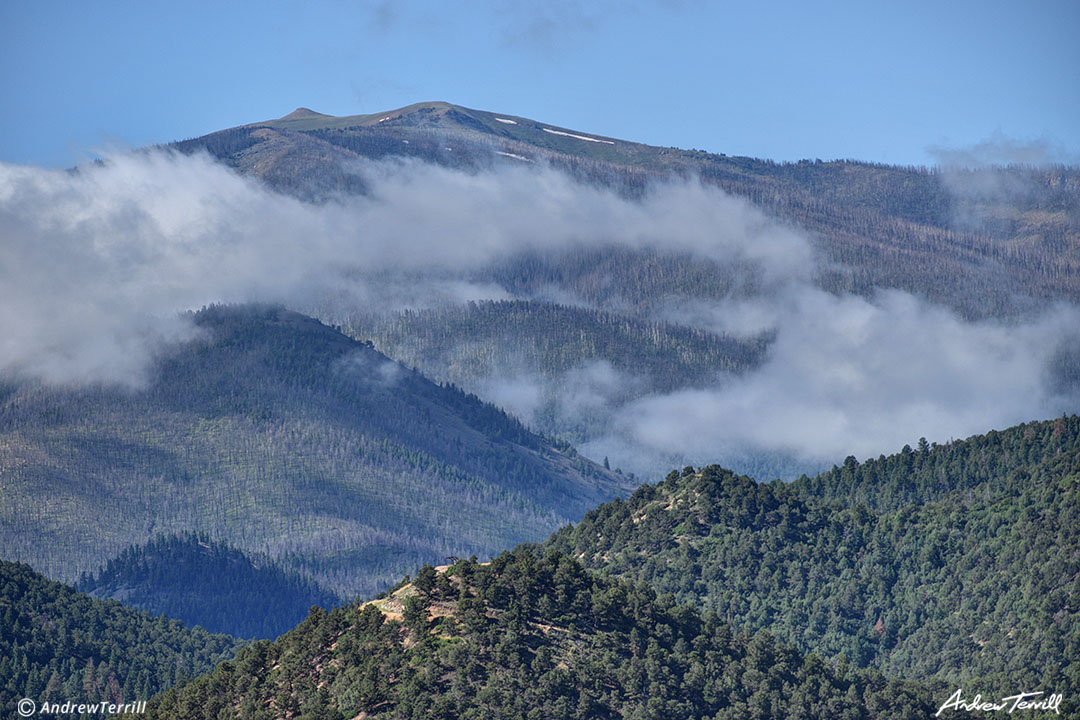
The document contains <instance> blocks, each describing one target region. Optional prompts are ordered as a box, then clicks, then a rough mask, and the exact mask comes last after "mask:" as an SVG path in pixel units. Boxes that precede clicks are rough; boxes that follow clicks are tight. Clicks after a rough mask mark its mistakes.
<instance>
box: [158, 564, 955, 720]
mask: <svg viewBox="0 0 1080 720" xmlns="http://www.w3.org/2000/svg"><path fill="white" fill-rule="evenodd" d="M932 695H933V693H932V691H931V690H930V689H928V688H925V687H920V686H917V685H914V684H912V683H908V682H903V681H897V680H888V679H886V678H884V677H882V676H881V675H879V674H877V673H874V672H865V671H864V672H858V673H857V672H851V671H849V670H846V669H844V668H838V667H834V666H830V665H829V664H828V663H825V662H823V661H822V660H821V659H820V658H817V657H814V656H804V655H802V654H800V653H799V652H798V651H796V650H795V649H794V648H793V647H791V646H789V645H784V644H782V643H778V642H777V641H775V640H773V639H772V638H771V637H770V636H768V635H766V634H758V635H754V636H749V635H746V634H742V633H738V632H734V631H733V630H732V629H731V627H730V625H729V623H728V622H727V621H726V620H725V619H724V618H723V617H720V616H718V615H716V614H715V613H705V614H704V615H702V614H700V613H698V612H697V611H696V610H693V609H692V608H690V607H687V606H680V605H677V604H675V603H674V602H673V600H672V598H671V597H670V596H657V594H656V592H655V591H653V590H652V589H651V588H649V587H648V586H645V585H640V584H631V583H627V582H625V581H616V580H612V579H608V578H603V577H598V576H595V575H590V574H589V573H587V572H586V571H585V570H584V568H583V567H582V566H581V565H579V564H578V563H577V562H576V561H575V560H573V559H572V558H569V557H567V556H565V555H561V554H559V553H556V552H546V553H543V554H541V553H539V552H537V551H535V550H531V549H528V548H519V549H518V550H517V551H515V552H513V553H504V554H503V555H500V556H499V557H497V558H496V559H495V560H493V561H492V562H491V563H490V564H488V565H479V564H477V563H475V562H472V561H459V562H458V563H456V564H455V565H453V566H452V567H450V568H449V569H448V570H447V571H446V572H445V573H441V572H439V571H437V570H435V569H434V568H432V567H430V566H428V567H425V568H422V569H421V571H420V572H419V573H418V575H417V577H416V579H415V580H414V581H413V582H412V583H411V584H409V585H406V586H404V587H401V588H399V589H398V590H397V591H396V592H395V593H394V594H392V595H391V596H389V597H388V598H387V599H385V600H384V601H381V602H374V603H367V604H362V605H356V604H353V605H350V606H347V607H342V608H338V609H335V610H332V611H330V612H329V613H326V612H324V611H313V612H312V613H311V614H310V615H309V616H308V618H307V619H306V620H305V621H304V622H303V623H301V624H300V625H299V626H298V627H297V628H296V629H295V630H294V631H293V632H291V633H289V634H288V635H286V636H284V637H282V638H280V639H279V640H278V641H277V642H273V643H270V642H260V643H256V644H255V645H253V646H251V647H249V648H246V649H245V650H244V651H243V652H241V653H240V654H239V655H238V656H237V658H236V660H235V661H232V662H228V663H224V664H222V665H221V666H219V667H218V668H217V670H215V671H214V672H213V673H212V674H209V675H206V676H203V677H201V678H199V679H197V680H195V681H194V682H192V683H190V684H189V685H187V686H185V687H184V688H182V689H179V690H175V691H169V692H167V693H165V694H164V695H163V696H161V697H160V698H159V699H158V700H157V701H156V702H155V703H154V705H153V707H151V708H150V709H149V711H148V714H147V717H149V718H169V720H183V719H185V718H191V719H193V720H194V719H196V718H200V719H201V718H206V717H215V718H245V719H250V720H256V719H260V718H261V719H267V720H268V719H269V718H275V717H292V718H295V719H297V720H300V719H303V720H334V719H338V720H345V719H346V718H354V717H367V718H446V719H447V720H449V719H450V718H454V719H459V718H460V719H463V720H464V719H475V720H480V719H481V718H483V719H484V720H488V719H491V718H504V719H510V718H522V719H532V718H550V719H553V720H555V719H562V718H565V719H570V718H577V719H580V720H587V719H588V720H591V719H593V718H641V719H643V720H644V719H646V718H655V719H656V720H679V719H680V718H686V719H687V720H689V719H691V718H695V719H696V718H713V719H715V720H725V719H727V718H731V719H732V720H734V719H735V718H740V719H741V718H747V717H752V718H792V717H801V718H822V719H825V718H829V719H830V720H836V719H837V718H841V719H849V720H855V719H857V718H871V717H872V718H875V719H877V720H883V719H886V718H915V717H926V716H928V715H930V714H932V712H933V710H934V709H935V708H934V707H933V700H932Z"/></svg>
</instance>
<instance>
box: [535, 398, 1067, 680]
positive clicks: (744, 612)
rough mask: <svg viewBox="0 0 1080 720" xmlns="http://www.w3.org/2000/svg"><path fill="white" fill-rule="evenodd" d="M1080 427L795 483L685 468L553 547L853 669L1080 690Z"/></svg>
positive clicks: (1031, 429) (927, 452) (556, 539)
mask: <svg viewBox="0 0 1080 720" xmlns="http://www.w3.org/2000/svg"><path fill="white" fill-rule="evenodd" d="M1078 437H1080V418H1077V417H1076V416H1073V417H1069V418H1062V419H1059V420H1056V421H1049V422H1045V423H1030V424H1028V425H1025V426H1021V427H1019V428H1014V429H1012V430H1009V431H1007V432H1004V433H991V434H988V435H985V436H981V437H976V438H971V439H969V440H966V441H964V442H963V443H954V444H952V445H951V446H950V447H942V448H933V449H931V448H929V447H928V446H925V444H924V446H923V447H922V448H921V449H920V450H919V451H915V452H912V451H909V450H907V449H905V451H904V452H902V453H900V454H899V455H896V456H892V457H889V458H883V459H881V460H877V461H873V462H872V463H864V464H863V465H862V466H859V465H857V464H855V463H854V461H853V460H852V461H851V462H849V463H848V464H847V465H846V466H845V468H842V469H837V470H834V471H832V472H831V473H826V474H825V475H824V476H822V477H821V478H815V479H814V480H803V481H800V482H799V483H796V484H795V485H794V486H792V485H785V484H782V483H779V482H776V483H772V484H759V483H755V482H754V481H752V480H750V479H749V478H746V477H741V476H737V475H735V474H733V473H731V472H729V471H726V470H723V469H721V468H719V467H716V466H712V467H708V468H705V469H703V470H701V471H700V472H695V471H694V470H693V468H687V469H686V470H684V471H683V472H681V473H672V474H671V475H669V476H668V478H667V479H666V480H665V481H664V482H663V483H661V484H659V485H656V486H643V487H641V488H639V489H638V490H637V491H636V492H635V493H634V494H633V495H632V496H631V497H630V498H629V499H628V500H626V501H616V502H613V503H609V504H606V505H604V506H601V507H600V508H598V509H597V510H595V511H592V512H590V513H588V514H587V515H586V517H585V519H584V520H583V521H582V522H581V523H579V524H578V525H576V526H574V527H572V528H566V529H564V530H562V531H560V532H559V533H557V534H556V535H554V536H553V537H552V539H551V540H550V541H549V543H548V545H549V546H550V547H552V548H554V549H557V550H559V551H560V552H565V553H567V554H571V555H573V556H575V557H580V558H581V560H582V562H583V563H584V564H585V565H586V567H589V568H592V569H595V570H597V571H600V572H603V573H605V574H610V575H615V576H621V577H629V578H633V579H635V580H638V581H644V582H648V583H649V584H650V585H652V586H653V587H655V588H656V589H657V591H658V592H661V593H671V594H672V595H673V596H674V597H675V598H676V599H677V600H678V601H680V602H688V603H694V604H696V605H698V606H699V607H702V608H704V609H706V610H708V611H711V612H715V613H717V614H720V615H722V616H724V617H730V618H731V621H732V623H733V624H734V625H735V627H737V628H739V629H741V630H744V631H747V632H756V631H759V630H768V631H770V632H772V633H774V634H775V635H776V636H777V637H779V638H780V639H782V640H784V641H786V642H791V643H794V644H795V645H796V646H797V647H799V648H800V649H801V650H803V651H808V652H814V653H818V654H820V655H822V656H823V657H825V658H828V659H831V660H835V661H843V662H847V663H850V664H852V665H853V666H855V667H873V668H877V669H879V670H881V671H882V672H885V673H887V674H889V675H892V676H900V677H909V678H926V677H937V678H943V679H948V680H950V681H953V682H970V681H973V680H975V679H976V678H982V679H983V680H985V681H986V682H988V683H996V684H998V685H1001V686H1006V685H1010V684H1015V683H1018V682H1019V683H1026V684H1027V685H1030V686H1036V685H1038V686H1039V687H1040V688H1042V689H1044V690H1045V691H1046V692H1064V693H1066V694H1070V693H1073V694H1075V692H1076V691H1077V690H1080V660H1078V658H1080V555H1078V553H1077V548H1080V495H1078V493H1080V487H1078V482H1080V443H1078ZM920 455H923V456H924V457H923V458H920V457H919V456H920ZM931 458H933V459H931ZM922 464H925V468H924V470H925V475H922V474H920V473H921V472H923V470H920V466H921V465H922ZM860 468H861V470H860ZM881 468H887V469H891V470H894V471H895V472H893V473H891V474H888V475H877V474H876V473H875V470H876V469H881ZM939 470H941V473H940V474H939V472H938V471H939ZM925 478H933V482H926V481H925ZM821 488H832V489H833V490H834V491H835V492H833V493H829V492H828V491H826V492H825V495H826V499H825V500H824V501H823V500H820V499H818V498H817V497H816V492H818V491H819V490H820V489H821ZM841 492H846V493H847V495H846V496H841V494H840V493H841ZM868 495H877V496H878V497H877V504H876V508H877V509H871V508H868V507H867V506H866V505H865V504H863V503H862V502H861V498H863V497H864V496H868ZM835 498H842V499H844V500H845V502H844V503H840V502H837V501H836V500H835ZM830 500H833V501H832V502H830ZM915 503H920V504H915Z"/></svg>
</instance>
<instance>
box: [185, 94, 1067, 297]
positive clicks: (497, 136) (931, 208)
mask: <svg viewBox="0 0 1080 720" xmlns="http://www.w3.org/2000/svg"><path fill="white" fill-rule="evenodd" d="M171 147H173V148H175V149H176V150H178V151H180V152H187V153H190V152H195V151H199V150H204V151H206V152H209V153H210V154H211V155H212V156H214V157H216V158H218V159H219V160H221V161H222V162H224V163H225V164H227V165H229V166H230V167H233V168H235V169H236V170H237V171H239V172H241V173H243V174H248V175H252V176H254V177H258V178H260V179H262V180H263V181H265V182H266V183H267V184H268V185H269V186H270V187H273V188H275V189H278V190H280V191H283V192H288V193H293V194H297V195H299V196H301V197H305V198H310V199H318V198H325V197H328V196H329V195H332V194H334V193H337V192H363V191H364V184H363V182H362V181H361V179H360V178H359V176H358V175H357V174H356V173H354V172H351V171H350V169H349V167H350V164H351V163H355V162H357V161H358V160H360V159H381V158H387V157H412V158H418V159H421V160H424V161H428V162H436V163H440V164H443V165H449V166H452V167H464V168H471V169H479V168H490V167H492V166H493V165H498V164H506V163H510V164H521V163H525V162H541V163H549V164H551V165H553V166H554V167H556V168H560V169H562V170H565V171H567V172H569V173H570V174H572V175H573V176H575V177H577V178H579V179H581V180H583V181H585V182H589V183H595V184H600V185H604V186H609V187H613V188H615V189H617V190H619V191H620V192H623V193H627V194H630V195H635V194H640V193H641V192H642V191H643V189H644V187H645V186H646V184H647V183H648V182H650V181H653V180H660V179H664V178H669V177H672V176H679V177H697V178H700V179H701V180H702V181H703V182H705V183H707V184H713V185H716V186H718V187H720V188H722V189H724V190H725V191H727V192H729V193H731V194H732V195H735V196H737V197H743V198H747V199H748V200H750V201H751V202H753V203H754V204H756V205H758V206H759V207H761V208H762V209H764V210H765V211H766V212H768V213H769V214H770V215H773V216H775V217H778V218H780V219H782V220H784V221H787V222H790V223H791V224H793V225H795V226H797V227H800V228H802V229H804V230H805V231H806V232H807V233H808V234H811V235H813V236H815V237H817V238H818V240H819V244H820V247H821V249H822V251H823V252H824V254H825V256H826V257H825V260H826V262H825V263H823V265H822V268H820V269H819V277H818V281H819V283H821V285H822V286H823V287H825V288H826V289H829V290H831V291H834V292H843V291H851V292H856V293H859V294H864V295H869V294H872V293H873V291H874V290H875V289H878V288H897V289H901V290H907V291H910V292H913V293H915V294H918V295H923V296H926V297H928V298H929V299H931V300H932V301H934V302H937V303H939V304H942V305H946V306H949V307H953V308H955V309H956V310H957V311H959V312H961V313H962V314H964V315H967V316H969V317H1000V316H1009V315H1013V314H1016V313H1018V312H1024V311H1030V310H1032V309H1034V308H1035V307H1037V306H1038V304H1039V303H1040V302H1045V301H1048V300H1054V299H1064V300H1069V301H1071V302H1080V251H1078V250H1077V248H1078V247H1080V245H1078V244H1077V239H1080V170H1077V168H1074V167H1066V166H1057V167H1050V168H1042V169H1040V168H1028V167H1008V168H1000V167H997V168H980V169H974V170H964V169H956V170H952V169H945V170H927V169H925V168H908V167H893V166H885V165H877V164H872V163H862V162H855V161H833V162H821V161H820V160H815V161H801V162H798V163H775V162H772V161H768V160H758V159H753V158H746V157H729V156H727V155H724V154H712V153H707V152H704V151H701V150H680V149H677V148H671V147H656V146H650V145H644V144H641V143H635V142H629V141H626V140H621V139H616V138H610V137H606V136H602V135H597V134H594V133H588V132H583V131H578V130H572V129H568V128H563V127H558V126H554V125H549V124H547V123H543V122H539V121H536V120H530V119H528V118H523V117H518V116H515V115H508V114H498V113H492V112H487V111H482V110H473V109H470V108H465V107H460V106H457V105H452V104H449V103H445V102H424V103H417V104H415V105H410V106H408V107H404V108H400V109H397V110H391V111H386V112H378V113H373V114H370V115H353V116H348V117H333V116H329V115H322V114H320V113H315V112H312V111H309V110H306V109H303V108H300V109H298V110H297V111H295V112H293V113H290V114H289V115H286V116H285V117H283V118H279V119H277V120H268V121H265V122H259V123H253V124H250V125H245V126H242V127H237V128H232V129H229V130H222V131H220V132H216V133H211V134H210V135H206V136H203V137H200V138H194V139H191V140H185V141H182V142H178V143H174V144H173V145H172V146H171Z"/></svg>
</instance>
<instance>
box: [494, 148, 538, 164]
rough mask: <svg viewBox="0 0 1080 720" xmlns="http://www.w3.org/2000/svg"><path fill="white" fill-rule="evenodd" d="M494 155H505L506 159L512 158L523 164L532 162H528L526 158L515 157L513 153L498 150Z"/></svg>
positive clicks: (521, 156)
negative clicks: (523, 162)
mask: <svg viewBox="0 0 1080 720" xmlns="http://www.w3.org/2000/svg"><path fill="white" fill-rule="evenodd" d="M495 154H496V155H505V156H506V157H508V158H514V159H515V160H524V161H525V162H532V160H530V159H529V158H527V157H525V156H523V155H515V154H514V153H508V152H501V151H499V150H496V151H495Z"/></svg>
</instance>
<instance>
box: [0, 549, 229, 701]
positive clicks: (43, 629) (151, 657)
mask: <svg viewBox="0 0 1080 720" xmlns="http://www.w3.org/2000/svg"><path fill="white" fill-rule="evenodd" d="M241 645H242V642H241V641H238V640H237V639H235V638H232V637H229V636H227V635H211V634H210V633H208V632H206V631H205V630H203V629H201V628H195V629H193V630H192V629H189V628H186V627H184V625H183V624H182V623H180V622H178V621H176V620H169V619H167V618H165V617H164V616H158V617H154V616H153V615H150V614H149V613H146V612H141V611H139V610H134V609H132V608H128V607H124V606H123V605H121V604H120V603H118V602H115V601H112V600H97V599H94V598H91V597H90V596H88V595H85V594H83V593H80V592H77V591H75V590H74V589H73V588H70V587H67V586H65V585H61V584H60V583H57V582H52V581H50V580H48V579H46V578H44V577H42V576H41V575H39V574H37V573H35V572H34V571H33V570H31V569H30V568H29V567H28V566H26V565H22V564H20V563H11V562H6V561H0V713H3V716H4V717H16V713H15V704H16V702H18V700H19V699H20V698H24V697H25V698H30V699H32V700H34V701H35V702H38V703H40V702H41V701H43V700H50V701H56V702H64V701H68V700H70V701H72V702H80V701H87V702H95V701H103V700H105V701H110V702H114V703H122V702H134V701H136V700H148V699H150V696H151V695H153V694H154V693H157V692H159V691H160V690H163V689H165V688H168V687H170V686H172V685H174V684H176V683H179V682H183V681H185V680H186V679H188V678H192V677H195V676H196V675H199V674H200V673H203V672H206V671H208V670H210V669H211V668H213V667H214V666H215V665H217V664H218V663H220V662H222V661H223V660H226V659H228V658H230V657H232V656H233V654H234V653H235V652H236V650H237V649H238V648H239V647H240V646H241Z"/></svg>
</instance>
